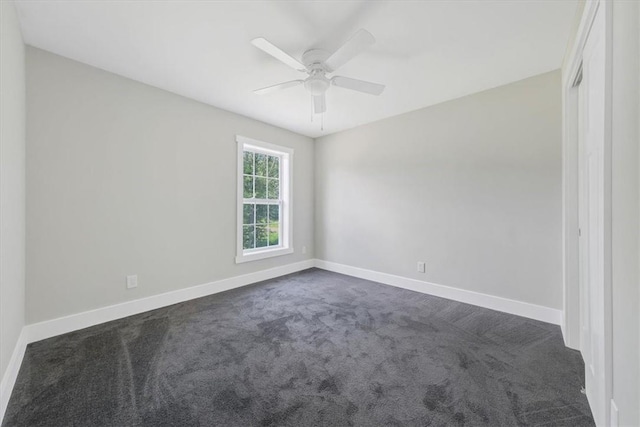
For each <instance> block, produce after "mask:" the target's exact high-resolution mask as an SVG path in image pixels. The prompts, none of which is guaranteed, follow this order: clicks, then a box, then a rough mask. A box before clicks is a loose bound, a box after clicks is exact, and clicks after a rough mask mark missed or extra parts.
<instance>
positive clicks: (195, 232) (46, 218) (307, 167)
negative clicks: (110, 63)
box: [27, 48, 314, 323]
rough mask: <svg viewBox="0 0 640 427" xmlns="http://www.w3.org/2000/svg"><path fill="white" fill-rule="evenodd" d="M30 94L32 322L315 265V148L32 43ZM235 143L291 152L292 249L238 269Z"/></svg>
mask: <svg viewBox="0 0 640 427" xmlns="http://www.w3.org/2000/svg"><path fill="white" fill-rule="evenodd" d="M27 87H28V91H27V112H28V114H27V124H28V131H27V225H28V227H27V322H28V323H33V322H38V321H42V320H47V319H52V318H56V317H59V316H64V315H68V314H73V313H78V312H82V311H85V310H90V309H94V308H98V307H104V306H108V305H112V304H115V303H119V302H123V301H127V300H132V299H137V298H141V297H146V296H151V295H155V294H159V293H163V292H167V291H171V290H175V289H180V288H184V287H189V286H193V285H199V284H203V283H208V282H211V281H214V280H219V279H223V278H228V277H232V276H236V275H240V274H245V273H249V272H254V271H257V270H262V269H265V268H270V267H275V266H279V265H284V264H288V263H293V262H297V261H301V260H303V259H309V258H313V257H314V253H313V247H314V242H313V215H314V213H313V140H312V139H310V138H307V137H303V136H300V135H297V134H294V133H292V132H289V131H285V130H283V129H280V128H276V127H274V126H270V125H267V124H264V123H261V122H258V121H255V120H251V119H248V118H245V117H242V116H239V115H236V114H233V113H229V112H226V111H223V110H220V109H217V108H214V107H211V106H207V105H205V104H201V103H198V102H196V101H192V100H189V99H187V98H183V97H180V96H177V95H174V94H171V93H169V92H165V91H163V90H159V89H156V88H153V87H150V86H147V85H144V84H141V83H138V82H135V81H132V80H128V79H125V78H122V77H119V76H117V75H114V74H111V73H108V72H105V71H101V70H98V69H96V68H92V67H90V66H87V65H83V64H80V63H77V62H74V61H71V60H68V59H65V58H62V57H60V56H56V55H54V54H51V53H47V52H45V51H42V50H38V49H34V48H28V49H27ZM236 134H241V135H244V136H247V137H251V138H255V139H260V140H264V141H267V142H271V143H275V144H280V145H285V146H288V147H293V148H294V150H295V154H294V177H293V186H294V191H293V203H294V229H293V239H294V240H293V242H294V248H295V253H294V254H291V255H285V256H281V257H277V258H271V259H268V260H262V261H255V262H249V263H245V264H240V265H236V264H235V263H234V257H235V249H236V248H235V242H236V235H235V233H236V223H235V221H236V175H235V174H236V142H235V135H236ZM302 246H306V247H307V253H306V254H304V255H303V254H302V253H301V248H302ZM129 274H138V280H139V285H138V288H136V289H134V290H127V289H126V288H125V276H126V275H129Z"/></svg>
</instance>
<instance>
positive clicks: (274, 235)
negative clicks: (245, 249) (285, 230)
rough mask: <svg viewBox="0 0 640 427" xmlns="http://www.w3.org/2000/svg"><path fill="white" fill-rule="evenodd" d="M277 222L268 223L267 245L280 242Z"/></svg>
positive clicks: (275, 244)
mask: <svg viewBox="0 0 640 427" xmlns="http://www.w3.org/2000/svg"><path fill="white" fill-rule="evenodd" d="M278 231H279V230H278V224H269V246H277V245H278V244H279V243H280V238H279V232H278Z"/></svg>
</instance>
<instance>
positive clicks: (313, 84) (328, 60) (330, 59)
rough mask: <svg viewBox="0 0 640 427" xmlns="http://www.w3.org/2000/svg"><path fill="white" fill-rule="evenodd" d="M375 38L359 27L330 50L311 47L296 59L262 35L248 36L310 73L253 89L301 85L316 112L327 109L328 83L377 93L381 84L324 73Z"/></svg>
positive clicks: (380, 90)
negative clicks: (340, 43)
mask: <svg viewBox="0 0 640 427" xmlns="http://www.w3.org/2000/svg"><path fill="white" fill-rule="evenodd" d="M375 42H376V39H375V38H374V37H373V36H372V35H371V33H370V32H368V31H367V30H364V29H360V30H358V32H356V33H355V34H354V35H353V37H351V38H350V39H349V40H348V41H347V42H346V43H345V44H343V45H342V46H341V47H340V48H338V50H336V51H335V52H333V53H332V54H329V52H327V51H326V50H323V49H310V50H307V51H306V52H305V53H304V54H302V61H298V60H297V59H295V58H294V57H292V56H291V55H289V54H288V53H286V52H284V51H283V50H282V49H280V48H279V47H277V46H275V45H274V44H273V43H271V42H269V41H268V40H267V39H265V38H262V37H259V38H256V39H253V40H251V44H253V45H254V46H255V47H257V48H258V49H261V50H263V51H265V52H266V53H268V54H269V55H271V56H273V57H274V58H276V59H278V60H280V61H282V62H283V63H285V64H287V65H288V66H290V67H291V68H293V69H295V70H298V71H301V72H304V73H307V74H308V75H309V77H307V78H306V79H304V80H292V81H289V82H284V83H280V84H277V85H273V86H268V87H265V88H262V89H257V90H254V93H257V94H260V95H264V94H268V93H272V92H276V91H279V90H282V89H288V88H290V87H294V86H299V85H304V88H305V89H306V90H307V91H308V92H309V93H311V95H312V96H313V111H314V112H315V113H316V114H319V113H324V112H325V111H327V104H326V99H325V92H326V91H327V90H328V89H329V87H330V86H331V85H333V86H339V87H343V88H345V89H351V90H356V91H358V92H364V93H369V94H371V95H380V94H381V93H382V91H383V90H384V85H381V84H377V83H370V82H365V81H363V80H356V79H352V78H349V77H342V76H333V77H331V78H329V77H327V74H331V73H333V72H334V71H336V70H337V69H338V68H340V67H341V66H343V65H344V64H346V63H347V62H348V61H350V60H351V59H352V58H353V57H355V56H356V55H358V54H359V53H361V52H362V51H364V50H365V49H366V48H368V47H369V46H371V45H372V44H374V43H375Z"/></svg>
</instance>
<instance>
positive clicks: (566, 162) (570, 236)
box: [562, 0, 613, 423]
mask: <svg viewBox="0 0 640 427" xmlns="http://www.w3.org/2000/svg"><path fill="white" fill-rule="evenodd" d="M598 11H600V13H603V14H604V19H603V22H604V37H605V82H604V84H605V88H604V90H605V106H604V114H605V117H604V121H605V123H604V147H603V160H604V168H603V181H604V182H603V188H604V194H603V196H604V199H603V203H604V218H603V222H604V230H603V232H604V234H603V245H604V248H603V249H604V259H603V264H604V265H603V269H604V271H603V273H604V283H603V285H604V301H603V308H604V331H605V334H604V343H602V346H603V348H604V378H605V390H603V391H602V394H601V395H602V396H603V399H604V402H598V404H599V406H600V407H602V408H604V414H603V419H604V420H606V422H607V423H608V422H609V420H610V413H611V396H612V389H613V357H612V341H611V338H612V319H613V318H612V258H611V236H612V226H611V224H612V222H611V215H612V214H611V213H612V199H611V194H612V191H611V190H612V174H611V165H612V162H611V146H612V145H611V135H612V133H611V129H612V120H611V118H612V108H611V105H612V51H613V49H612V48H613V45H612V40H613V31H612V28H613V27H612V15H613V4H612V2H611V0H587V2H586V4H585V6H584V10H583V13H582V18H581V20H580V25H579V27H578V31H577V34H576V39H575V42H574V45H573V47H572V49H571V51H570V52H569V55H568V57H567V62H566V67H565V68H564V69H563V73H562V115H563V121H562V123H563V137H562V208H563V209H562V230H563V231H562V233H563V235H562V249H563V254H562V258H563V260H562V261H563V262H562V264H563V321H562V333H563V336H564V340H565V344H566V345H567V346H568V347H570V348H574V349H578V350H579V349H580V347H581V345H580V341H581V338H580V335H581V332H580V302H581V296H580V262H579V254H580V252H579V235H578V230H579V223H578V218H579V203H578V202H579V197H578V194H579V189H578V183H579V176H578V172H579V168H578V165H579V158H578V146H579V145H578V143H579V139H578V135H579V132H578V129H579V127H578V87H577V86H576V85H575V83H576V81H578V78H579V74H580V73H581V71H582V54H583V50H584V46H585V43H586V41H587V38H588V36H589V32H590V30H591V27H592V25H593V22H594V19H595V17H596V13H597V12H598ZM590 404H592V405H594V404H595V402H590ZM596 421H597V420H596Z"/></svg>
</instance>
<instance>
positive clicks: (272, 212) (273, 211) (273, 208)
mask: <svg viewBox="0 0 640 427" xmlns="http://www.w3.org/2000/svg"><path fill="white" fill-rule="evenodd" d="M279 220H280V206H278V205H269V222H275V223H277V222H278V221H279Z"/></svg>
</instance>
